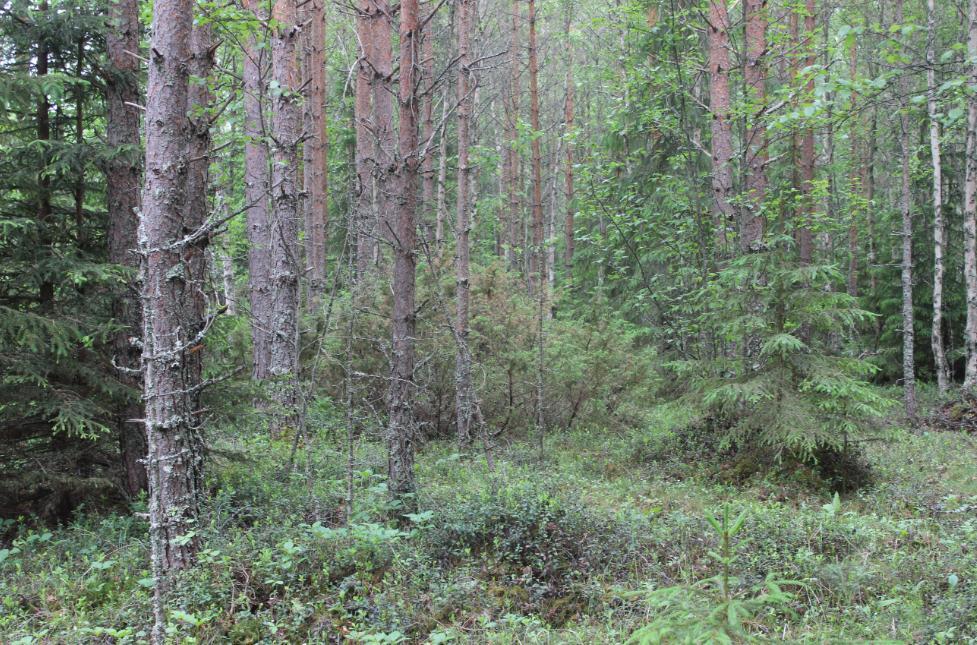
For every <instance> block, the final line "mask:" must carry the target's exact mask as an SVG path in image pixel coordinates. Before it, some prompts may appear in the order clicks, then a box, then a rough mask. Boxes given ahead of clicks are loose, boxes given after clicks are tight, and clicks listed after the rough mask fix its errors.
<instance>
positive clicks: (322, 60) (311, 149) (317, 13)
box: [302, 0, 329, 311]
mask: <svg viewBox="0 0 977 645" xmlns="http://www.w3.org/2000/svg"><path fill="white" fill-rule="evenodd" d="M305 17H306V19H307V21H308V24H307V25H306V26H305V27H304V28H303V34H304V35H305V38H303V40H304V41H305V42H304V45H305V51H304V52H303V62H304V65H303V72H304V76H305V78H304V80H303V86H304V91H305V102H304V105H303V108H304V110H303V111H304V115H303V116H304V121H305V141H304V143H303V144H302V154H303V168H304V174H303V181H304V183H305V186H304V187H305V263H306V274H307V276H308V282H309V298H308V303H307V306H308V308H309V310H311V311H314V310H315V309H317V308H318V305H319V301H320V300H321V298H322V294H323V291H324V290H325V288H326V228H327V226H328V220H329V183H328V182H329V177H328V170H329V165H328V153H329V141H328V138H327V136H328V135H327V132H326V51H325V48H326V2H325V0H309V3H308V5H306V7H305Z"/></svg>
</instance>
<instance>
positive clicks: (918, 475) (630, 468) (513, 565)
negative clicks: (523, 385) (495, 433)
mask: <svg viewBox="0 0 977 645" xmlns="http://www.w3.org/2000/svg"><path fill="white" fill-rule="evenodd" d="M339 423H341V419H337V420H336V424H337V425H336V427H334V428H332V429H330V428H329V424H328V423H327V424H325V428H324V429H323V431H322V434H321V436H319V437H316V440H315V441H314V442H313V443H312V446H313V447H312V448H310V449H309V450H308V451H306V450H304V449H300V450H299V452H298V459H297V460H296V467H295V468H294V469H293V471H292V473H291V474H290V475H288V476H285V475H284V474H283V470H284V469H283V464H285V463H287V461H288V458H289V453H290V450H291V444H290V442H289V441H281V442H277V443H271V442H269V441H268V440H267V439H265V438H264V437H263V436H262V435H261V434H260V433H257V432H254V433H251V434H250V435H249V436H246V437H242V433H244V431H242V430H241V429H235V431H234V434H233V437H234V438H233V439H231V438H229V437H230V436H232V435H231V433H230V432H227V435H228V438H224V439H222V440H221V443H220V450H219V451H216V453H215V455H214V457H213V460H212V463H211V465H210V480H211V496H210V498H209V501H208V503H207V507H206V509H205V510H206V512H205V515H204V517H205V521H204V522H202V523H201V526H200V527H198V530H197V531H196V533H197V535H196V537H197V538H198V539H200V540H201V545H202V547H201V551H200V558H199V563H198V565H197V566H196V567H195V568H194V569H193V570H191V571H189V572H187V573H186V574H185V575H183V576H182V577H181V578H180V580H179V581H178V582H177V583H176V584H175V585H174V589H173V592H172V593H171V597H170V601H169V606H170V613H169V617H170V630H171V636H172V640H173V642H235V643H256V642H324V643H327V642H339V641H343V640H346V639H348V640H350V641H352V642H362V643H396V642H417V643H444V642H475V643H622V642H626V641H627V640H628V639H629V637H631V636H632V635H633V634H635V633H636V630H639V629H640V628H642V627H643V626H645V627H646V629H645V631H644V632H640V631H639V632H637V634H638V636H640V635H641V634H644V636H645V639H646V642H660V641H662V640H664V641H665V642H684V641H683V638H684V637H683V634H684V635H686V637H688V639H689V640H688V642H704V641H705V640H714V639H718V638H720V635H721V634H724V633H725V634H728V635H731V636H732V637H733V640H748V639H752V638H761V639H764V638H766V639H784V640H789V641H804V640H806V641H812V642H853V641H861V640H869V639H870V640H873V641H874V642H878V641H891V642H945V643H951V642H953V643H956V642H968V640H969V641H970V642H975V639H977V436H974V435H968V434H964V433H959V432H937V431H932V430H929V431H924V432H922V433H920V434H912V433H909V432H908V431H907V430H905V429H904V428H903V427H901V425H900V424H899V423H898V421H895V420H893V421H892V422H891V423H888V424H886V425H885V427H883V428H880V430H879V436H878V437H877V439H878V440H876V441H870V442H867V443H866V444H865V452H866V457H867V459H868V461H869V462H870V464H871V467H872V470H873V473H874V483H873V484H871V485H869V486H868V487H866V488H863V489H861V490H860V491H858V492H855V493H851V494H848V495H842V496H840V497H839V498H837V499H835V498H833V497H832V495H831V494H830V493H828V492H825V491H823V490H818V489H816V488H813V487H811V486H810V485H807V484H806V483H805V480H806V477H807V475H806V474H805V473H803V472H794V473H791V474H790V476H785V475H780V476H776V477H774V476H766V477H762V476H758V475H754V476H752V477H748V478H746V479H745V480H740V481H737V482H736V483H731V482H730V478H731V477H732V474H731V473H730V469H729V467H728V464H723V463H721V461H720V460H718V459H717V458H715V457H712V456H710V455H708V454H696V453H695V450H694V449H693V448H690V447H689V444H688V442H685V441H683V440H682V438H681V436H680V435H679V434H677V433H676V431H677V430H678V429H679V428H681V427H682V426H683V414H682V411H681V410H677V409H675V408H674V407H671V406H667V405H666V406H661V407H660V408H657V409H656V410H655V411H654V412H653V414H651V415H650V419H649V426H648V427H647V428H642V429H636V430H634V431H632V432H629V433H614V434H609V433H607V432H604V431H601V430H600V429H597V428H592V429H575V430H573V431H570V432H564V433H557V432H555V431H554V432H553V433H551V434H550V435H549V436H548V438H547V440H546V443H545V446H544V449H543V458H542V460H540V456H539V448H538V446H537V444H536V443H535V442H534V441H529V440H525V441H513V442H511V443H508V444H506V445H499V446H497V447H496V449H495V451H494V461H495V470H494V472H491V471H490V470H489V468H488V466H487V464H486V460H485V459H484V456H483V455H481V454H476V455H473V456H472V457H471V458H468V457H465V456H463V455H458V454H457V453H456V450H455V448H454V446H453V445H451V444H449V443H447V442H445V443H438V442H432V443H428V444H427V445H425V446H424V447H423V449H422V450H421V452H420V455H419V458H418V464H417V474H418V482H419V483H420V492H419V494H418V499H417V502H418V507H419V509H420V510H419V511H418V512H416V513H412V514H410V516H409V517H410V522H409V523H408V524H407V525H406V526H399V527H398V526H396V525H395V524H391V523H388V522H385V521H384V519H383V518H385V517H388V516H390V514H391V509H390V508H389V503H388V502H387V496H386V491H385V487H384V484H383V480H384V477H383V472H384V469H385V460H384V456H383V446H382V445H381V444H380V443H379V442H374V441H370V440H368V439H363V440H361V441H360V442H359V443H358V444H357V446H356V450H355V460H354V464H355V465H354V469H353V480H354V494H355V495H354V505H353V512H352V514H351V515H352V521H351V523H350V524H349V526H348V527H345V526H344V525H343V522H342V520H343V518H344V517H345V515H346V510H347V509H346V506H345V503H344V501H343V500H344V499H345V496H346V477H345V470H346V463H347V462H346V454H345V448H344V447H343V445H342V442H341V441H340V440H339V439H337V437H339V436H341V434H342V432H341V429H340V428H339V425H338V424H339ZM136 506H137V507H136V508H135V509H134V511H135V512H134V513H128V514H125V513H119V514H111V515H104V514H101V515H99V514H95V513H87V514H86V513H81V514H80V515H79V517H78V518H77V520H76V521H75V522H74V523H73V524H71V525H68V526H64V527H60V528H57V529H43V528H36V527H35V528H30V527H29V523H28V522H26V521H20V522H9V521H8V522H6V523H5V524H4V525H3V526H2V527H0V528H2V529H3V531H4V532H5V533H6V535H7V537H6V538H5V539H4V541H3V542H2V543H0V547H3V548H2V549H0V641H2V642H5V643H33V642H56V643H68V642H139V641H143V640H145V636H146V634H147V633H148V627H149V620H150V605H149V603H150V589H149V586H150V585H151V580H150V579H149V572H148V568H147V563H148V552H147V535H146V532H147V529H146V520H145V516H144V515H143V514H142V513H143V511H144V508H143V506H144V505H142V504H137V505H136ZM724 507H727V508H728V509H729V510H730V517H738V516H739V515H740V514H741V513H742V512H743V511H745V512H746V515H745V519H744V523H743V525H742V530H740V531H739V532H738V533H736V534H735V535H733V536H732V538H731V540H730V544H729V551H728V553H724V552H723V549H722V544H721V543H722V540H721V533H722V524H721V523H717V524H718V526H719V530H717V528H715V527H713V526H712V523H711V522H710V521H708V518H710V517H711V518H717V517H721V516H722V513H723V508H724ZM729 528H730V527H728V526H727V529H729ZM728 532H732V531H728ZM723 560H725V561H726V563H727V564H728V567H729V574H730V576H731V579H730V581H729V591H728V597H727V596H724V595H723V593H722V591H721V590H720V589H719V586H720V583H719V582H715V580H714V581H713V582H712V583H710V582H704V581H708V580H709V579H712V578H713V577H714V576H717V575H719V574H721V573H722V572H723V568H724V566H723V564H722V561H723ZM773 577H776V578H778V579H781V580H787V581H788V582H782V583H779V584H778V585H776V586H775V588H774V589H775V590H774V589H772V588H771V587H770V586H769V585H767V586H765V585H764V581H765V580H768V579H772V578H773ZM655 590H657V591H655ZM663 590H664V591H663ZM647 626H650V627H647ZM697 630H698V631H697ZM702 630H707V631H706V632H703V631H702ZM708 630H712V631H711V632H709V631H708ZM740 630H742V631H740ZM704 633H708V634H711V635H710V636H702V634H704ZM667 634H671V636H663V635H667ZM696 634H698V635H699V636H696ZM737 634H739V635H737Z"/></svg>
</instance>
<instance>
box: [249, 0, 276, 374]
mask: <svg viewBox="0 0 977 645" xmlns="http://www.w3.org/2000/svg"><path fill="white" fill-rule="evenodd" d="M263 7H264V5H263V4H262V3H261V2H260V1H259V0H248V8H249V9H250V10H251V11H252V12H254V14H255V17H256V18H257V19H258V20H259V21H261V22H262V23H264V22H265V21H267V18H268V16H267V15H266V13H265V11H264V9H263ZM263 44H264V43H263V42H262V41H261V40H259V39H258V38H257V37H256V36H250V37H249V38H248V42H247V45H246V47H245V50H244V74H243V76H244V133H245V136H246V137H247V138H246V142H245V144H244V201H245V204H246V206H247V222H246V225H247V233H248V290H249V292H250V298H251V345H252V364H251V378H252V379H253V380H254V381H256V382H258V383H260V382H261V381H264V380H266V379H268V378H269V377H270V376H271V328H272V325H271V222H270V220H269V216H268V178H269V167H268V146H267V144H266V143H265V135H266V134H267V132H266V127H265V113H264V104H265V103H264V97H265V73H266V72H267V69H268V58H267V54H266V52H267V51H268V50H267V48H266V47H264V46H262V45H263Z"/></svg>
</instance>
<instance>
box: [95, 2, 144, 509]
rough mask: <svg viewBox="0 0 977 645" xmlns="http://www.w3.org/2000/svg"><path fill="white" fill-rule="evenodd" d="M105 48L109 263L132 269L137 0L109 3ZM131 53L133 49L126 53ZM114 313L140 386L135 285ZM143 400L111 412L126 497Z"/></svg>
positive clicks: (134, 484)
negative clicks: (136, 341)
mask: <svg viewBox="0 0 977 645" xmlns="http://www.w3.org/2000/svg"><path fill="white" fill-rule="evenodd" d="M105 46H106V51H107V54H108V59H109V66H110V67H109V70H108V73H107V75H106V79H105V91H106V127H105V134H106V138H107V143H108V147H109V149H110V150H111V151H112V154H111V156H110V157H109V158H108V160H107V161H106V162H105V199H106V205H107V210H108V233H107V238H108V255H109V261H110V262H112V263H113V264H118V265H121V266H124V267H126V268H127V269H130V270H131V271H132V275H133V277H134V276H135V272H136V270H137V269H138V267H139V256H138V255H137V254H136V249H137V247H138V241H137V239H136V229H137V225H138V220H137V215H136V213H137V211H138V209H139V180H140V175H141V169H142V160H140V159H139V144H140V141H139V112H138V110H137V108H136V107H134V106H136V105H138V104H139V102H140V96H139V79H138V76H137V74H138V71H139V68H138V59H137V58H136V57H135V56H133V55H132V54H135V53H138V51H139V5H138V2H137V0H118V1H117V2H112V3H109V15H108V29H106V31H105ZM127 52H131V53H127ZM112 316H113V318H114V319H115V320H116V322H118V323H119V324H120V325H121V326H122V327H123V329H122V330H121V331H119V332H118V333H117V334H116V335H115V336H114V338H113V341H112V350H113V354H114V359H115V362H116V364H118V365H119V366H120V367H122V368H123V369H122V370H121V371H120V373H119V380H120V381H121V382H122V383H123V384H124V385H126V386H127V387H129V388H131V389H132V390H137V389H139V388H141V383H140V381H139V379H138V378H137V377H135V376H133V375H132V373H131V372H128V371H127V370H133V369H138V368H139V364H140V351H139V347H138V344H137V343H134V342H132V341H131V340H130V338H131V337H133V336H138V335H139V334H140V333H141V326H142V316H141V311H140V305H139V297H138V289H137V285H136V284H134V283H133V282H127V283H126V285H125V286H124V287H123V289H122V290H120V292H119V293H118V294H117V295H116V296H115V298H114V299H113V302H112ZM142 410H143V407H142V403H141V402H140V401H138V400H137V399H136V398H135V397H132V398H131V399H129V401H128V402H127V403H126V404H124V405H122V406H121V407H120V408H119V409H118V410H117V411H116V414H115V424H116V428H117V431H118V433H119V448H120V451H121V453H122V454H121V457H122V464H123V468H124V470H125V488H126V492H127V493H128V494H129V495H130V496H135V495H137V494H138V493H139V492H140V491H143V490H146V488H147V487H148V485H149V483H148V480H147V479H146V466H145V464H144V463H143V458H144V457H145V456H146V434H145V427H144V426H143V425H142V424H140V423H137V422H136V421H135V419H142V418H143V412H142Z"/></svg>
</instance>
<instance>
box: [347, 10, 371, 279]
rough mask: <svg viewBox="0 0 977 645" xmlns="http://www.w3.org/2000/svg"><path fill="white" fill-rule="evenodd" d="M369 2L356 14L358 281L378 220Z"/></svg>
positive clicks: (355, 226)
mask: <svg viewBox="0 0 977 645" xmlns="http://www.w3.org/2000/svg"><path fill="white" fill-rule="evenodd" d="M369 8H370V4H369V1H368V0H361V2H360V3H359V5H358V7H357V11H356V34H357V40H358V41H359V42H360V46H361V49H360V52H359V62H358V64H357V66H356V87H355V99H354V103H353V120H354V124H355V130H356V152H355V165H356V186H355V195H354V197H355V202H356V203H355V205H354V211H353V229H354V232H355V235H356V278H357V280H358V281H359V280H362V279H363V278H364V277H365V276H366V275H367V274H368V273H369V269H370V263H371V261H372V260H373V256H374V247H375V241H376V218H375V217H374V209H373V201H374V194H375V182H374V174H373V166H372V165H371V162H370V159H371V158H372V156H373V148H374V139H373V133H372V132H371V125H370V124H371V120H372V117H371V115H370V110H371V102H370V79H371V78H372V77H373V71H372V69H371V68H370V60H369V52H370V50H369V42H370V40H372V38H373V36H372V25H373V22H372V21H371V19H370V14H369Z"/></svg>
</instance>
